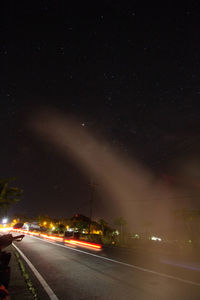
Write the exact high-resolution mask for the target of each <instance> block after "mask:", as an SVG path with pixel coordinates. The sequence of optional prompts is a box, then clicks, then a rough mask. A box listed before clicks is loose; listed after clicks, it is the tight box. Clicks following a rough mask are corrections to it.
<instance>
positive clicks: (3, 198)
mask: <svg viewBox="0 0 200 300" xmlns="http://www.w3.org/2000/svg"><path fill="white" fill-rule="evenodd" d="M14 180H15V178H7V179H3V178H0V213H1V214H3V213H4V214H7V211H8V208H9V207H10V206H11V205H13V204H15V203H17V202H18V201H19V200H20V199H21V196H22V194H23V191H22V190H21V189H19V188H18V187H14V186H10V183H11V182H13V181H14Z"/></svg>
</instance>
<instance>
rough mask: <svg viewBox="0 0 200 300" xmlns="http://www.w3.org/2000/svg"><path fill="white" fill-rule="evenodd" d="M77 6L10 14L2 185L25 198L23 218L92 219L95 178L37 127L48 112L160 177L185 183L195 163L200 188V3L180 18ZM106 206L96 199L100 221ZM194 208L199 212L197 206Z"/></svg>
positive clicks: (19, 6) (50, 4) (2, 52)
mask: <svg viewBox="0 0 200 300" xmlns="http://www.w3.org/2000/svg"><path fill="white" fill-rule="evenodd" d="M73 2H74V1H45V0H43V1H36V0H35V1H4V4H1V18H0V20H1V21H0V22H1V35H0V36H1V43H0V101H1V110H0V115H1V127H0V128H1V148H0V151H1V155H0V159H1V176H2V177H9V176H16V177H17V184H18V185H19V186H20V187H22V188H23V189H24V198H23V201H21V203H19V204H18V205H17V206H16V207H15V208H14V212H21V213H26V214H29V215H36V214H44V213H46V214H49V215H51V216H55V217H65V216H66V217H68V216H71V215H72V214H74V213H75V212H81V213H84V214H88V211H89V208H88V201H89V200H88V199H89V197H90V190H89V186H88V182H89V181H90V178H89V177H87V176H86V174H84V172H82V171H81V170H80V169H79V167H78V165H77V164H74V162H73V161H72V160H71V159H70V157H69V159H68V160H63V158H62V156H60V155H59V153H57V152H56V150H55V148H53V147H51V145H49V144H48V143H47V142H46V141H41V139H39V138H38V137H37V135H36V134H35V133H34V132H33V131H32V130H31V129H30V127H29V125H28V124H29V119H30V118H31V114H32V112H34V113H37V112H38V111H40V108H41V106H42V107H43V108H44V107H47V108H49V107H50V108H56V109H58V110H60V111H62V112H63V113H64V114H66V116H68V115H73V116H75V117H77V118H78V119H79V120H80V127H81V126H83V127H86V128H88V129H89V130H91V131H93V132H94V133H97V134H99V135H101V136H103V137H104V138H105V140H107V141H108V143H109V144H110V146H111V147H113V149H115V150H116V151H120V152H121V153H125V154H127V155H129V156H132V155H133V156H134V158H136V159H137V160H138V161H140V162H141V163H142V164H143V165H144V166H146V167H147V168H149V169H150V170H151V171H152V173H153V174H156V176H157V177H160V178H161V177H162V174H163V173H164V174H167V175H169V176H179V175H177V174H180V173H181V170H182V169H181V167H182V164H183V162H187V163H188V161H189V162H190V160H191V158H192V159H193V161H192V166H195V168H192V171H191V172H189V173H188V174H186V175H187V176H188V177H189V180H191V181H192V182H193V180H194V177H195V180H196V181H195V182H198V178H199V176H200V172H199V171H198V170H199V166H200V164H199V160H200V159H199V150H200V147H199V145H200V143H199V137H200V102H199V101H200V36H199V32H200V11H199V10H198V7H197V3H198V2H197V1H190V7H189V6H188V7H178V8H176V7H174V6H172V5H171V6H170V4H169V5H168V6H165V7H164V6H163V7H162V8H161V7H160V8H158V7H157V8H155V7H152V6H151V7H147V6H143V7H138V6H137V5H134V1H130V2H128V1H92V2H87V1H76V2H75V3H74V4H73ZM97 2H98V4H97ZM123 2H124V4H123ZM130 3H131V4H130ZM186 165H187V164H186ZM186 169H187V168H186ZM194 169H195V171H194ZM199 181H200V179H199ZM103 202H104V199H103V197H102V196H101V195H100V193H99V192H98V191H97V195H96V206H95V210H94V215H95V216H98V217H99V216H103V215H104V212H105V210H106V206H104V204H103ZM191 202H192V205H194V207H199V203H198V201H197V199H196V198H195V200H194V199H193V200H191Z"/></svg>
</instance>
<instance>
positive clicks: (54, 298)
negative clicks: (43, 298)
mask: <svg viewBox="0 0 200 300" xmlns="http://www.w3.org/2000/svg"><path fill="white" fill-rule="evenodd" d="M12 245H13V246H14V247H15V249H16V250H17V251H18V252H19V254H20V255H21V257H22V258H23V259H24V260H25V262H26V263H27V265H28V266H29V267H30V269H31V270H32V272H33V273H34V275H35V277H36V278H37V279H38V281H39V282H40V284H41V285H42V287H43V288H44V290H45V291H46V293H47V295H48V296H49V299H51V300H59V299H58V297H57V296H56V295H55V294H54V292H53V291H52V289H51V288H50V286H49V285H48V283H47V282H46V281H45V279H44V278H43V277H42V275H40V273H39V272H38V271H37V269H36V268H35V267H34V265H33V264H32V263H31V262H30V260H29V259H28V258H27V257H26V256H25V255H24V253H23V252H22V251H21V250H20V249H19V248H18V247H17V246H16V245H15V244H12Z"/></svg>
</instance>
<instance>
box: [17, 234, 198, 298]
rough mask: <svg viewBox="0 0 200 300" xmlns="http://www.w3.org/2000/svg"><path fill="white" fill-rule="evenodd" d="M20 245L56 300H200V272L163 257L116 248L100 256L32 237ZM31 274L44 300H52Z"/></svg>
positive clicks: (94, 252)
mask: <svg viewBox="0 0 200 300" xmlns="http://www.w3.org/2000/svg"><path fill="white" fill-rule="evenodd" d="M15 245H16V246H17V247H18V248H19V249H20V250H21V251H22V253H23V254H24V255H25V256H26V257H27V258H28V260H29V261H30V262H31V263H32V265H33V266H34V267H35V269H36V270H37V271H38V272H39V274H40V275H41V278H43V279H44V280H45V282H46V284H47V285H48V286H49V287H50V289H51V290H52V291H53V296H52V298H51V299H63V300H66V299H76V300H77V299H82V300H83V299H114V300H117V299H126V300H128V299H139V300H140V299H145V300H151V299H152V300H159V299H170V300H173V299H176V300H177V299H181V300H184V299H191V300H192V299H196V300H197V299H198V300H199V299H200V272H199V271H198V270H195V271H194V270H192V269H191V270H189V269H187V268H183V267H179V266H174V265H173V264H171V263H168V262H167V263H161V259H160V258H159V257H153V256H151V257H150V256H147V255H145V254H144V253H143V254H139V253H136V252H133V251H129V250H120V249H112V248H106V249H103V250H102V251H100V252H97V251H94V250H88V249H84V248H79V247H77V248H73V247H70V246H65V245H64V244H59V243H54V242H49V241H47V240H43V239H40V238H37V237H30V236H26V237H25V238H24V240H23V241H22V242H20V243H15ZM27 268H28V269H29V267H28V266H27ZM30 273H31V278H32V280H33V283H34V284H35V285H36V288H37V289H38V294H39V298H40V299H49V298H50V297H49V296H48V295H47V293H46V292H45V291H44V289H43V288H42V285H41V284H42V282H39V281H38V280H37V279H36V278H35V276H34V275H33V274H32V271H31V270H30ZM40 281H41V280H40ZM54 296H55V298H54Z"/></svg>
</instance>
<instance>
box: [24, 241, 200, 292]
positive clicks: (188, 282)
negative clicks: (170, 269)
mask: <svg viewBox="0 0 200 300" xmlns="http://www.w3.org/2000/svg"><path fill="white" fill-rule="evenodd" d="M28 237H30V238H34V239H38V240H40V241H43V242H46V243H49V244H52V245H56V246H59V247H63V248H67V249H70V250H72V251H76V252H80V253H84V254H86V255H90V256H94V257H97V258H100V259H104V260H107V261H110V262H113V263H116V264H119V265H123V266H126V267H129V268H132V269H135V270H138V271H142V272H146V273H150V274H154V275H157V276H160V277H163V278H167V279H173V280H176V281H179V282H182V283H187V284H191V285H194V286H198V287H200V283H198V282H195V281H191V280H187V279H182V278H180V277H176V276H173V275H168V274H165V273H160V272H156V271H153V270H150V269H146V268H142V267H138V266H136V265H131V264H128V263H125V262H122V261H118V260H115V259H112V258H108V257H104V256H100V255H96V254H93V253H89V252H86V251H83V250H80V249H75V248H71V247H68V246H65V245H62V244H57V243H53V242H50V241H46V240H44V239H41V238H39V237H36V236H28Z"/></svg>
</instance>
